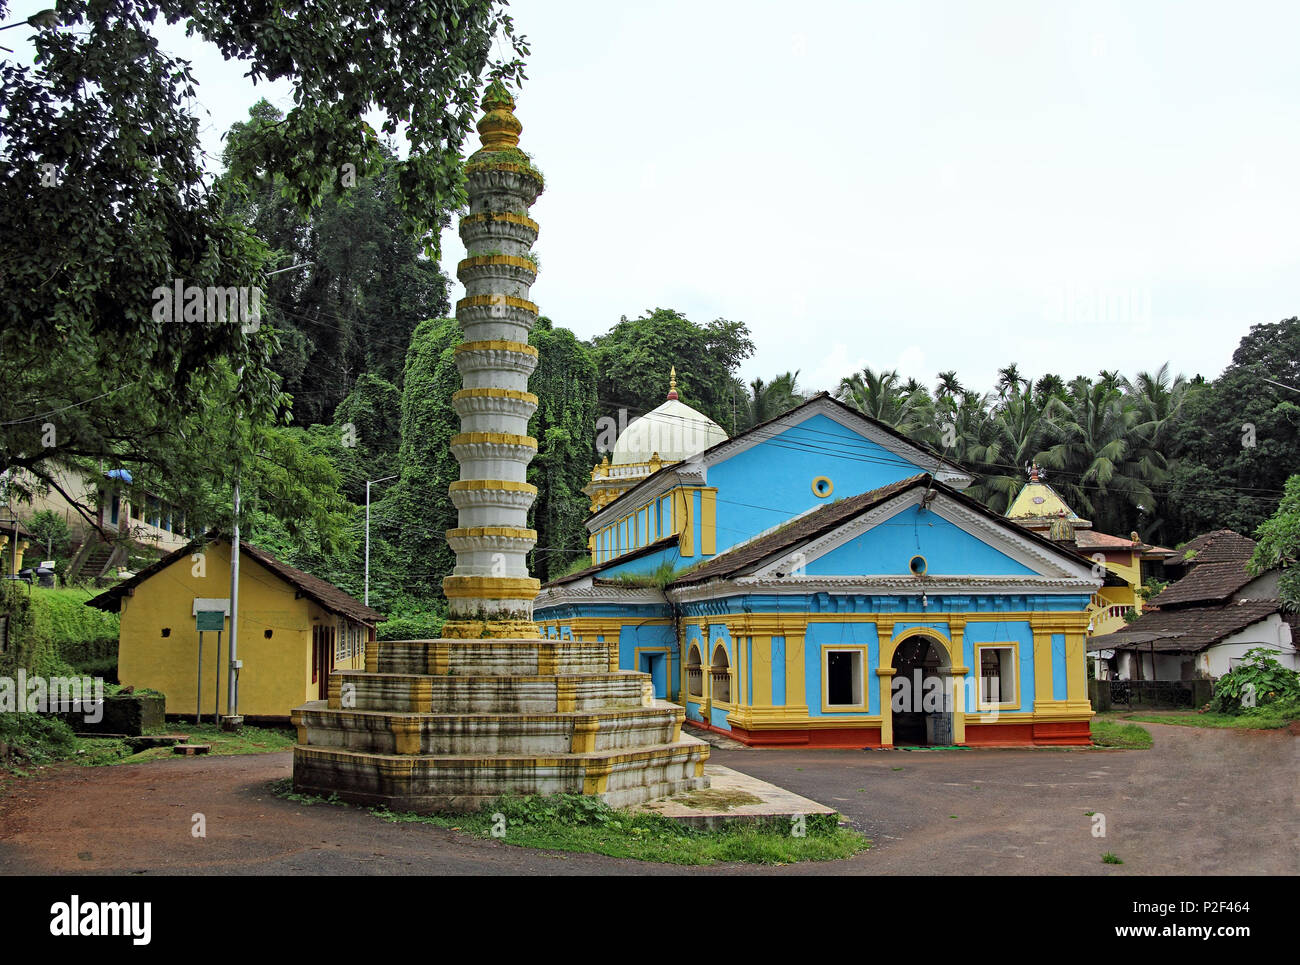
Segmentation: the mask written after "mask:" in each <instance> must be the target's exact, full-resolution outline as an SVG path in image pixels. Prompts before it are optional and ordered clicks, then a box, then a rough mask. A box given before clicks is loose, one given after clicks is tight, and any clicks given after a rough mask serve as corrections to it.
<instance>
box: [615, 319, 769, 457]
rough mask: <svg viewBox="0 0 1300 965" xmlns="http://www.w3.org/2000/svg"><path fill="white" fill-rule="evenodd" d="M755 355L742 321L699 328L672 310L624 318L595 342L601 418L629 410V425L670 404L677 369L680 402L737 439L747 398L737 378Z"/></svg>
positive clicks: (721, 322)
mask: <svg viewBox="0 0 1300 965" xmlns="http://www.w3.org/2000/svg"><path fill="white" fill-rule="evenodd" d="M753 352H754V343H753V342H752V341H751V340H750V337H749V329H748V328H747V327H746V326H745V324H744V323H743V322H732V321H728V320H726V319H724V318H718V319H714V320H713V321H712V322H709V323H708V324H707V325H699V324H696V323H695V322H692V321H691V320H690V319H688V318H687V317H686V316H684V315H682V314H680V313H679V312H676V311H674V310H673V309H671V308H656V309H654V310H653V311H648V312H646V313H645V314H644V315H642V316H641V317H640V318H635V319H628V318H627V316H623V318H622V319H620V321H619V322H618V324H616V325H615V326H614V327H613V328H611V329H610V330H609V331H608V332H606V333H605V334H604V335H599V336H597V337H596V338H595V339H594V340H593V341H592V358H593V360H594V361H595V363H596V370H597V373H598V375H597V383H596V393H597V396H598V398H599V405H600V408H601V413H602V415H605V416H608V417H610V418H616V417H617V410H618V409H620V408H623V409H626V410H627V411H628V420H629V421H631V419H633V418H635V417H636V416H638V415H641V414H643V413H645V412H649V411H650V410H651V409H654V408H655V407H657V406H658V405H660V404H661V403H662V402H663V401H664V399H665V398H666V396H667V393H668V374H669V372H670V370H671V369H672V368H674V367H676V369H677V391H678V392H679V393H680V396H681V398H682V400H683V401H684V402H686V403H687V404H688V405H690V406H691V407H692V408H694V409H697V410H698V411H700V412H702V413H703V414H704V415H706V416H708V417H709V418H710V419H712V420H713V421H714V422H716V423H717V424H718V425H720V426H722V428H723V429H724V430H726V432H727V434H728V435H734V434H735V433H736V430H737V426H738V425H739V424H741V414H742V412H743V411H744V408H745V400H746V394H747V393H746V389H745V386H744V385H743V384H742V383H740V382H739V381H738V380H737V379H736V372H737V369H738V368H739V366H740V363H741V362H742V361H744V360H745V359H747V358H749V356H750V355H752V354H753Z"/></svg>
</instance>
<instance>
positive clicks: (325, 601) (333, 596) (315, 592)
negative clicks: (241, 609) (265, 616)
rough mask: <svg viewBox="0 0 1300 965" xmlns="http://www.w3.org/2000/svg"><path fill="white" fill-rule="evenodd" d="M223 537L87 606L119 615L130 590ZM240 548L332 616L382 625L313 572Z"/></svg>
mask: <svg viewBox="0 0 1300 965" xmlns="http://www.w3.org/2000/svg"><path fill="white" fill-rule="evenodd" d="M222 538H223V537H220V536H219V535H218V534H216V533H208V534H206V535H205V536H204V537H203V538H202V539H196V540H191V541H190V542H188V543H186V544H185V545H184V546H182V547H181V548H180V549H178V550H174V551H172V552H171V553H168V554H167V555H166V556H164V557H163V558H162V559H160V560H158V561H156V562H154V563H151V564H150V565H148V566H146V567H145V568H144V569H142V570H141V571H140V572H139V573H137V574H136V575H135V576H133V577H131V578H130V579H129V580H124V581H122V582H121V583H119V584H117V585H116V586H114V587H112V588H111V589H108V590H105V591H104V592H103V593H101V594H99V596H97V597H94V598H92V599H89V600H87V601H86V605H87V606H93V607H95V608H97V609H100V610H109V611H110V612H113V613H116V612H118V611H119V610H121V609H122V597H124V596H126V594H127V593H128V592H129V591H130V590H133V589H135V588H136V587H137V586H139V585H140V584H141V583H143V582H144V581H145V580H147V579H149V577H151V576H153V575H154V574H155V573H157V572H159V571H160V570H163V569H166V568H167V567H168V566H171V564H172V563H175V562H176V561H177V560H178V559H180V558H181V557H183V556H188V555H189V554H190V553H193V552H194V551H195V550H196V549H198V548H199V547H201V546H203V545H205V544H206V543H209V542H212V541H213V540H215V539H222ZM239 549H240V552H241V553H242V554H243V555H245V556H249V557H252V558H253V559H254V560H256V561H257V562H258V563H260V564H261V565H262V566H264V567H266V568H267V569H268V570H270V571H271V572H272V573H275V574H276V575H277V576H279V577H280V578H281V579H283V580H284V581H285V582H286V583H289V584H290V585H292V586H294V587H296V588H297V589H298V590H300V591H301V592H302V594H303V595H304V596H306V597H309V598H310V599H312V600H315V601H316V602H317V603H319V604H320V605H321V606H322V607H324V608H325V609H326V610H329V611H330V612H331V613H338V614H341V615H342V616H346V617H351V618H352V619H353V620H356V621H358V622H359V623H379V622H380V621H382V620H383V619H384V615H383V614H382V613H380V612H379V611H378V610H375V609H373V608H371V607H368V606H366V605H365V604H364V603H362V602H361V601H360V600H358V599H357V598H356V597H354V596H351V595H349V594H347V593H344V592H343V591H342V590H340V589H339V588H338V587H337V586H335V585H334V584H333V583H327V582H326V581H325V580H322V579H319V578H318V577H315V576H312V575H311V574H310V573H304V572H303V571H302V570H299V569H295V568H294V567H292V566H290V565H289V564H288V563H281V562H280V561H279V560H277V559H276V558H275V557H274V556H272V555H271V554H270V553H268V552H266V550H262V549H258V548H257V547H256V546H253V545H251V544H249V543H245V542H241V543H240V544H239ZM241 582H242V581H241Z"/></svg>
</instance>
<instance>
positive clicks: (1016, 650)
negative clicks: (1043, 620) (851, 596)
mask: <svg viewBox="0 0 1300 965" xmlns="http://www.w3.org/2000/svg"><path fill="white" fill-rule="evenodd" d="M1051 642H1052V641H1051V637H1048V639H1047V643H1048V647H1049V648H1050V647H1051ZM994 649H1003V650H1010V651H1011V682H1012V684H1013V685H1014V686H1015V688H1016V692H1015V699H1014V700H1010V701H1001V702H999V703H996V704H990V703H987V702H985V700H984V696H983V695H984V686H983V668H984V663H983V658H982V657H981V655H980V651H981V650H994ZM1034 649H1035V650H1037V649H1038V648H1037V647H1035V648H1034ZM1034 663H1035V666H1037V663H1038V659H1037V654H1035V658H1034ZM1048 674H1049V676H1048V684H1047V692H1048V693H1049V694H1050V693H1051V692H1052V685H1051V676H1050V674H1051V653H1050V650H1049V653H1048ZM1035 677H1036V675H1035ZM1034 689H1035V691H1037V689H1038V680H1037V679H1035V680H1034ZM975 700H976V703H977V704H978V705H979V710H980V712H984V711H990V710H1017V709H1019V707H1020V645H1019V644H1018V643H1016V642H1014V641H1009V642H1006V643H1001V642H992V641H990V642H988V643H977V644H975Z"/></svg>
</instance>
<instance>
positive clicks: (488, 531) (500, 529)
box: [445, 526, 541, 586]
mask: <svg viewBox="0 0 1300 965" xmlns="http://www.w3.org/2000/svg"><path fill="white" fill-rule="evenodd" d="M445 535H446V537H447V538H448V539H453V538H461V539H464V538H467V537H473V536H506V537H509V538H510V539H532V540H535V539H537V530H535V529H522V528H520V527H518V526H466V527H463V528H461V527H457V528H456V529H449V530H447V532H446V534H445ZM484 579H490V577H484ZM538 585H539V586H540V585H541V584H538Z"/></svg>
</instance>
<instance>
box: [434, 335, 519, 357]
mask: <svg viewBox="0 0 1300 965" xmlns="http://www.w3.org/2000/svg"><path fill="white" fill-rule="evenodd" d="M487 351H496V352H514V353H515V354H517V355H531V356H532V357H533V358H538V357H539V353H538V351H537V346H536V345H529V344H528V343H527V342H508V341H506V340H505V339H503V338H488V339H484V340H483V341H481V342H461V343H460V344H459V345H457V346H456V347H455V348H454V349H453V350H452V354H453V355H460V354H461V353H463V352H487Z"/></svg>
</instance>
